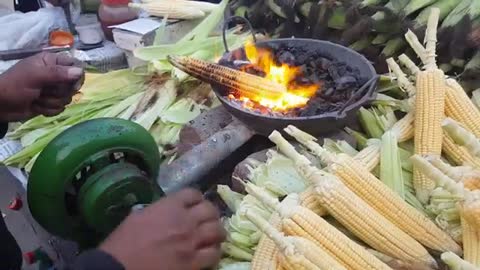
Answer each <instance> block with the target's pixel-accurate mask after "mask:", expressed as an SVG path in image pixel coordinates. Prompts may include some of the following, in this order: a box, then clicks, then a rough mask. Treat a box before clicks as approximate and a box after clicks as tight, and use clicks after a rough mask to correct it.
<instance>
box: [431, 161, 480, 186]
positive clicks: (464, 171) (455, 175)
mask: <svg viewBox="0 0 480 270" xmlns="http://www.w3.org/2000/svg"><path fill="white" fill-rule="evenodd" d="M428 160H429V161H430V163H432V165H433V166H435V167H436V168H437V169H439V170H440V171H441V172H442V173H444V174H445V175H446V176H448V177H450V178H452V179H453V180H455V181H456V182H461V183H463V186H464V187H465V188H466V189H468V190H476V189H480V171H479V170H475V169H473V168H472V167H467V166H463V167H453V166H451V165H450V164H447V163H446V162H444V161H443V160H441V159H440V158H438V157H428Z"/></svg>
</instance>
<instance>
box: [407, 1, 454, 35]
mask: <svg viewBox="0 0 480 270" xmlns="http://www.w3.org/2000/svg"><path fill="white" fill-rule="evenodd" d="M460 2H462V0H438V1H437V2H435V3H434V4H432V5H430V6H429V7H428V8H425V9H424V10H422V12H420V14H418V16H417V18H415V20H414V21H415V28H420V27H422V26H425V25H427V22H428V16H430V10H431V8H438V9H440V16H439V20H440V21H443V20H444V19H445V18H446V17H447V16H448V14H450V12H452V11H453V10H454V9H455V7H457V6H458V5H459V4H460Z"/></svg>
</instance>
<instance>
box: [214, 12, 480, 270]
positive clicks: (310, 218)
mask: <svg viewBox="0 0 480 270" xmlns="http://www.w3.org/2000/svg"><path fill="white" fill-rule="evenodd" d="M439 16H440V11H439V9H436V8H434V9H432V12H431V14H430V16H429V19H428V26H427V30H426V34H425V47H424V45H423V44H422V43H420V42H419V40H418V38H417V36H415V35H414V34H413V33H412V32H408V33H407V35H406V40H407V42H408V43H409V44H410V46H411V47H412V48H413V50H414V51H415V52H416V53H417V55H418V56H419V58H420V60H421V61H422V63H423V67H422V68H419V67H417V66H416V65H415V64H413V62H412V60H410V58H408V57H407V56H405V55H402V56H401V57H399V61H400V62H401V63H402V64H403V66H404V69H402V67H400V65H398V64H397V63H396V62H395V60H394V59H389V60H388V65H389V67H390V69H391V71H392V73H393V74H394V75H395V83H396V84H397V85H398V87H399V89H401V91H402V92H404V94H405V96H406V98H405V100H398V99H394V98H393V97H387V96H381V97H380V98H379V100H378V101H377V102H376V103H375V104H374V105H373V106H372V108H370V109H364V110H362V111H361V112H360V118H363V119H365V118H367V117H366V116H371V118H372V121H370V125H367V121H363V122H364V125H363V126H364V130H365V131H366V132H367V133H368V134H369V135H370V136H374V137H373V138H368V136H367V135H364V134H361V133H360V132H358V131H352V130H348V131H349V132H350V133H351V134H352V135H354V137H356V138H357V141H358V146H359V149H352V148H351V147H345V146H344V144H342V143H340V142H339V143H332V142H331V141H328V140H327V142H328V143H324V146H323V147H322V146H321V145H319V144H318V143H317V142H316V138H314V137H312V136H311V135H309V134H307V133H305V132H303V131H301V130H299V129H297V128H296V127H294V126H289V127H287V128H285V129H284V131H285V132H286V133H287V134H289V135H290V136H291V137H293V138H294V139H295V140H296V141H297V142H298V143H300V145H301V146H300V149H298V148H299V147H297V148H296V147H294V146H293V145H292V144H290V143H289V142H288V141H287V140H285V139H284V138H283V137H282V135H281V134H280V133H279V132H277V131H274V132H273V133H272V134H271V135H270V136H269V139H270V140H271V141H272V142H273V143H275V144H276V146H277V149H278V151H279V152H280V153H277V152H276V151H274V150H270V152H269V153H270V154H269V155H270V157H269V160H270V162H271V161H272V160H273V158H272V157H274V156H275V157H276V159H287V160H289V163H288V162H287V163H284V164H283V165H284V166H291V168H293V170H294V171H295V173H294V172H291V171H288V169H286V168H284V170H285V171H288V173H286V174H285V175H289V177H290V179H289V183H290V184H291V185H284V188H282V189H280V190H277V189H275V188H272V182H275V180H274V179H270V181H271V182H270V183H268V181H258V180H257V181H243V180H241V179H240V182H241V183H243V185H244V187H245V190H246V192H247V193H248V195H241V194H238V193H234V192H233V191H229V192H230V193H231V194H234V196H236V200H230V201H229V200H228V197H229V196H225V195H224V196H222V194H220V195H221V196H222V198H226V199H225V201H226V202H227V205H229V207H230V208H231V209H232V210H234V211H235V214H234V215H233V216H232V217H231V218H229V219H227V222H226V227H227V230H228V231H229V237H228V240H227V242H226V243H225V245H224V251H225V254H226V255H227V256H228V257H231V258H234V259H237V260H240V261H244V262H242V264H241V265H235V263H231V264H229V262H228V261H224V264H223V265H221V267H222V268H221V269H262V270H264V269H359V270H360V269H439V267H441V266H442V265H443V264H446V265H447V266H448V267H449V269H465V270H470V269H480V111H479V110H478V108H476V107H475V105H474V103H473V102H472V101H471V100H470V99H469V98H468V96H467V95H466V93H465V91H464V90H463V89H462V88H461V87H460V86H459V84H458V83H457V82H456V81H455V80H454V79H452V78H447V77H446V76H445V75H444V73H443V71H441V70H440V69H439V68H438V66H437V64H436V42H437V27H438V21H439ZM404 70H405V71H404ZM399 104H400V105H401V106H400V105H399ZM395 111H403V112H404V116H403V117H402V118H401V119H400V120H398V121H396V116H395V113H394V112H395ZM375 137H376V138H375ZM412 143H413V145H412ZM301 151H303V152H301ZM305 151H308V155H307V154H305ZM312 157H313V158H312ZM267 162H268V161H267ZM317 163H318V164H317ZM267 165H268V164H267ZM259 167H261V166H259ZM252 171H254V172H255V171H256V168H253V169H252ZM271 176H272V178H274V177H275V175H271ZM278 176H283V175H277V177H278ZM377 176H378V177H377ZM254 178H255V176H254ZM296 183H300V184H299V185H298V186H297V190H295V188H294V187H292V185H295V184H296ZM219 193H220V192H219ZM283 195H287V196H286V198H284V199H283V200H281V199H280V198H282V197H284V196H283ZM232 197H233V196H230V198H232ZM247 198H248V199H247ZM241 219H243V220H242V221H240V220H241ZM332 220H334V221H332ZM246 221H248V222H250V223H249V224H248V225H247V224H246ZM242 222H243V223H244V224H242ZM239 225H241V226H239ZM249 226H253V227H249ZM240 227H242V228H240ZM256 231H260V232H263V234H260V235H259V234H258V233H256ZM245 232H247V233H245ZM248 232H250V235H248ZM242 233H243V236H242ZM243 238H246V239H248V241H247V240H245V239H243ZM247 242H248V243H247ZM246 243H247V244H246ZM252 243H253V244H252ZM245 261H250V263H246V262H245ZM229 267H231V268H229ZM235 267H237V268H235Z"/></svg>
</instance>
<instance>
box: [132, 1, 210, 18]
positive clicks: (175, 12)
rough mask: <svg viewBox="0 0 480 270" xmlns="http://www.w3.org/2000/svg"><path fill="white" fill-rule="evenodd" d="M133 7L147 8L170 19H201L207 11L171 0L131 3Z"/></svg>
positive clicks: (151, 13)
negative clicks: (171, 0)
mask: <svg viewBox="0 0 480 270" xmlns="http://www.w3.org/2000/svg"><path fill="white" fill-rule="evenodd" d="M128 6H129V7H131V8H136V9H142V10H145V11H146V12H147V13H148V14H150V15H152V16H157V17H168V18H169V19H185V20H191V19H200V18H203V17H205V12H203V11H202V10H201V9H198V8H194V7H190V6H181V5H177V4H176V3H172V2H169V1H159V2H155V3H147V4H140V3H130V4H129V5H128Z"/></svg>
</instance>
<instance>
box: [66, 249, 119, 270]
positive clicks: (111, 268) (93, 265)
mask: <svg viewBox="0 0 480 270" xmlns="http://www.w3.org/2000/svg"><path fill="white" fill-rule="evenodd" d="M124 269H125V268H124V267H123V265H122V264H120V263H119V262H118V261H117V260H116V259H115V258H113V257H112V256H111V255H110V254H108V253H106V252H103V251H101V250H99V249H93V250H89V251H86V252H84V253H82V254H80V255H79V256H78V257H77V258H76V260H75V262H74V263H73V265H72V266H69V267H67V268H66V269H65V270H124Z"/></svg>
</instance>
